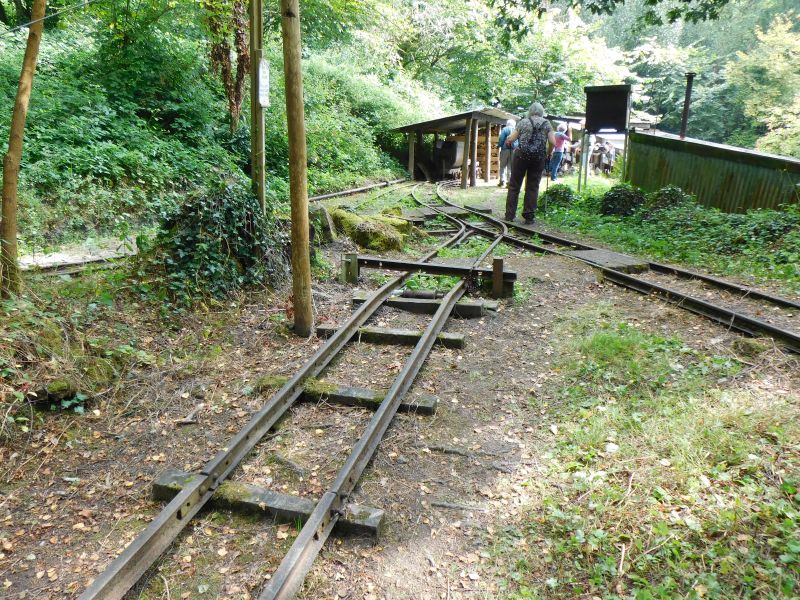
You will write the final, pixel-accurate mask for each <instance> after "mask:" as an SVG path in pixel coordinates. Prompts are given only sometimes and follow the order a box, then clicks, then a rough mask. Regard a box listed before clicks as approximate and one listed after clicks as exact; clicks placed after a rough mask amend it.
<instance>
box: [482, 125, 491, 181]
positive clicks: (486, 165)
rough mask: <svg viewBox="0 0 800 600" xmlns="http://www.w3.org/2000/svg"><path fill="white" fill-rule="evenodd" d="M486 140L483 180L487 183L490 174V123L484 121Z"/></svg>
mask: <svg viewBox="0 0 800 600" xmlns="http://www.w3.org/2000/svg"><path fill="white" fill-rule="evenodd" d="M484 135H485V138H484V139H485V140H486V156H484V157H483V180H484V181H485V182H486V183H489V178H490V177H491V176H492V124H491V123H489V121H486V131H485V132H484Z"/></svg>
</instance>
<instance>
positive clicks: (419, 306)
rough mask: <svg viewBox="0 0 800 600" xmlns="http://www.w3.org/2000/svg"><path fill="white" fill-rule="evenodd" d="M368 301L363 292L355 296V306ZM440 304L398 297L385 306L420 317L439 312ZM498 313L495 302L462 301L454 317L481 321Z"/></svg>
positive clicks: (439, 302)
mask: <svg viewBox="0 0 800 600" xmlns="http://www.w3.org/2000/svg"><path fill="white" fill-rule="evenodd" d="M366 300H367V294H366V293H363V292H362V293H356V294H354V295H353V305H354V306H358V305H359V304H363V303H364V302H365V301H366ZM440 304H441V300H438V299H433V298H403V297H397V296H395V297H393V298H390V299H389V300H387V301H386V302H385V305H386V306H388V307H389V308H397V309H399V310H405V311H408V312H411V313H415V314H420V315H432V314H434V313H435V312H436V311H437V310H438V308H439V305H440ZM496 311H497V302H494V301H489V300H479V301H473V300H462V301H460V302H456V306H455V308H454V309H453V316H456V317H460V318H462V319H479V318H481V317H485V316H486V315H487V314H490V313H491V312H496Z"/></svg>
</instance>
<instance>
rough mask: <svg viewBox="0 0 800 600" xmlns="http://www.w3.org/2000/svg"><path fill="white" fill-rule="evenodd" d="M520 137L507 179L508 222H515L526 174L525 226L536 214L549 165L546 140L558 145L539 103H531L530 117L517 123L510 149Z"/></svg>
mask: <svg viewBox="0 0 800 600" xmlns="http://www.w3.org/2000/svg"><path fill="white" fill-rule="evenodd" d="M517 140H519V146H518V147H517V149H516V150H515V151H514V157H513V158H512V160H511V178H510V179H509V182H508V196H507V197H506V221H513V220H514V217H515V216H516V214H517V203H518V202H519V192H520V190H521V189H522V181H523V179H525V178H526V177H527V180H526V182H525V199H524V201H523V205H522V218H523V219H524V220H525V224H526V225H530V224H531V223H533V221H534V219H535V217H536V203H537V201H538V199H539V183H540V182H541V180H542V172H543V171H544V168H545V165H546V164H547V142H548V141H549V142H550V144H552V145H553V146H555V144H556V137H555V134H554V133H553V126H552V125H551V124H550V121H548V120H547V119H545V118H544V107H543V106H542V105H541V104H539V103H538V102H534V103H533V104H531V107H530V108H529V109H528V116H527V117H526V118H524V119H521V120H520V121H518V122H517V128H516V129H515V130H514V132H513V133H512V134H511V135H509V136H508V137H507V138H506V147H507V148H511V147H512V145H513V144H514V142H515V141H517Z"/></svg>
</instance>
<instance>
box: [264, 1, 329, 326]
mask: <svg viewBox="0 0 800 600" xmlns="http://www.w3.org/2000/svg"><path fill="white" fill-rule="evenodd" d="M281 28H282V30H283V72H284V77H285V79H286V120H287V124H288V133H289V190H290V196H291V201H292V292H293V294H294V331H295V333H296V334H297V335H300V336H303V337H308V336H310V335H311V329H312V327H313V321H314V317H313V314H312V311H311V262H310V256H309V247H308V182H307V179H306V178H307V160H308V157H307V153H306V125H305V109H304V107H303V70H302V66H301V46H300V3H299V0H281ZM253 68H257V67H256V66H255V65H254V66H253Z"/></svg>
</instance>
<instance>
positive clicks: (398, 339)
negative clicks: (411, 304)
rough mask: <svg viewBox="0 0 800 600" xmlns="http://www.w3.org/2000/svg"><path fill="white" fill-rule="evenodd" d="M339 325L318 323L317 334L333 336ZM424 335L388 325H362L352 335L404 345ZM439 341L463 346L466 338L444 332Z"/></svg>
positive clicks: (377, 342)
mask: <svg viewBox="0 0 800 600" xmlns="http://www.w3.org/2000/svg"><path fill="white" fill-rule="evenodd" d="M338 329H339V328H338V327H335V326H332V325H318V326H317V336H319V337H322V338H328V337H331V336H332V335H333V334H334V333H336V332H337V331H338ZM421 337H422V332H421V331H414V330H413V329H389V328H386V327H361V328H359V330H358V332H357V333H355V334H354V335H353V337H352V339H354V340H358V341H359V342H366V343H368V344H400V345H404V346H416V345H417V342H418V341H419V339H420V338H421ZM436 341H437V343H439V344H441V345H442V346H444V347H445V348H463V347H464V343H465V338H464V334H463V333H445V332H442V333H440V334H439V335H438V336H437V337H436Z"/></svg>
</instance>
